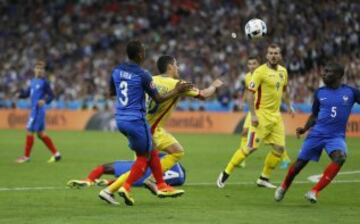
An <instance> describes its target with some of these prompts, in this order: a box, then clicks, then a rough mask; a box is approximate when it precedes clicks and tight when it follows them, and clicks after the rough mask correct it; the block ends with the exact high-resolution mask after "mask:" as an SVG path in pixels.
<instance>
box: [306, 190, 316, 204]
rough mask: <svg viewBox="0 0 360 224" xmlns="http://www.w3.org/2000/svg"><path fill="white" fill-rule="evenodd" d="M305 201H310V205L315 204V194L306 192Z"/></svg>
mask: <svg viewBox="0 0 360 224" xmlns="http://www.w3.org/2000/svg"><path fill="white" fill-rule="evenodd" d="M305 199H306V200H308V201H310V202H311V203H313V204H315V203H316V202H317V198H316V192H314V191H309V192H307V193H306V194H305Z"/></svg>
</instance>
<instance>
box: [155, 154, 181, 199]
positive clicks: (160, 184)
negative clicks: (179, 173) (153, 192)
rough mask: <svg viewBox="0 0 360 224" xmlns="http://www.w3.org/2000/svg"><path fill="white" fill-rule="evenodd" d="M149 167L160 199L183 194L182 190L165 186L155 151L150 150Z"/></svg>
mask: <svg viewBox="0 0 360 224" xmlns="http://www.w3.org/2000/svg"><path fill="white" fill-rule="evenodd" d="M149 166H150V168H151V172H152V175H153V177H154V178H155V180H156V183H157V195H158V196H159V197H160V198H165V197H178V196H181V195H182V194H184V190H181V189H176V188H173V187H171V186H170V185H168V184H166V183H165V181H164V179H163V171H162V169H161V163H160V158H159V153H158V151H157V150H152V151H151V153H150V161H149Z"/></svg>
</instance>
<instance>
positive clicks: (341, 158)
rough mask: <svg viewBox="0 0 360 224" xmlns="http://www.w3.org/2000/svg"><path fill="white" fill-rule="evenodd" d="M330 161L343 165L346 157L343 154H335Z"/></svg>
mask: <svg viewBox="0 0 360 224" xmlns="http://www.w3.org/2000/svg"><path fill="white" fill-rule="evenodd" d="M332 161H333V162H335V163H337V164H339V165H343V164H344V163H345V161H346V156H345V154H344V153H336V154H334V155H333V156H332Z"/></svg>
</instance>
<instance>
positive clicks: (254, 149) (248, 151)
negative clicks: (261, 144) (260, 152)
mask: <svg viewBox="0 0 360 224" xmlns="http://www.w3.org/2000/svg"><path fill="white" fill-rule="evenodd" d="M256 150H257V148H253V147H247V148H246V151H245V155H246V156H248V155H250V154H252V153H253V152H255V151H256Z"/></svg>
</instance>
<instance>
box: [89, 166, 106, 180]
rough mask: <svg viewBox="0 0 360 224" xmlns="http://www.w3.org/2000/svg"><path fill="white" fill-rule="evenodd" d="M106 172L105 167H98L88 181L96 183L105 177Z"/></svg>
mask: <svg viewBox="0 0 360 224" xmlns="http://www.w3.org/2000/svg"><path fill="white" fill-rule="evenodd" d="M104 171H105V168H104V166H102V165H100V166H97V167H96V168H95V169H93V170H92V171H91V173H90V174H89V176H88V177H87V179H88V180H89V181H91V182H94V181H95V180H96V179H99V178H100V177H101V176H102V175H103V173H104Z"/></svg>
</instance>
